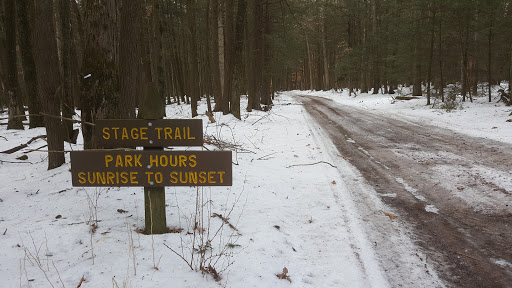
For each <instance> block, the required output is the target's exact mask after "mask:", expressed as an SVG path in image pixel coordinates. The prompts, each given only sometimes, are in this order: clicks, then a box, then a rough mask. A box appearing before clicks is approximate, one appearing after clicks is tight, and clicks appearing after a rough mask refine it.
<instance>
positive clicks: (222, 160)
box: [71, 150, 233, 187]
mask: <svg viewBox="0 0 512 288" xmlns="http://www.w3.org/2000/svg"><path fill="white" fill-rule="evenodd" d="M231 159H232V155H231V151H147V150H146V151H142V150H133V151H101V150H96V151H73V152H71V174H72V183H73V186H82V187H87V186H89V187H112V186H114V187H121V186H122V187H125V186H145V187H164V186H231V185H232V182H233V179H232V165H231V164H232V162H231Z"/></svg>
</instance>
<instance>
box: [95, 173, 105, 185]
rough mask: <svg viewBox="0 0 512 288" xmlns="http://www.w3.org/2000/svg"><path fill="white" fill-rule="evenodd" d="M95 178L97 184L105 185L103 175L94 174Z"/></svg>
mask: <svg viewBox="0 0 512 288" xmlns="http://www.w3.org/2000/svg"><path fill="white" fill-rule="evenodd" d="M96 178H97V179H98V184H99V183H101V184H106V182H105V174H103V173H102V172H96Z"/></svg>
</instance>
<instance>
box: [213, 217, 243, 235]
mask: <svg viewBox="0 0 512 288" xmlns="http://www.w3.org/2000/svg"><path fill="white" fill-rule="evenodd" d="M212 217H219V218H220V219H221V220H222V221H224V223H226V224H228V226H229V227H231V229H233V230H235V231H237V232H238V229H236V227H235V226H233V224H231V223H229V221H228V219H226V218H224V216H222V215H221V214H217V213H213V215H212Z"/></svg>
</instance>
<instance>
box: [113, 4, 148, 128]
mask: <svg viewBox="0 0 512 288" xmlns="http://www.w3.org/2000/svg"><path fill="white" fill-rule="evenodd" d="M142 13H143V10H142V2H141V1H133V0H124V1H123V3H122V6H121V35H120V42H119V72H120V73H119V77H120V91H119V117H120V118H124V119H133V118H135V116H136V115H135V108H136V105H137V101H136V99H137V92H139V90H138V89H137V87H138V86H139V85H142V83H140V79H141V77H140V75H139V74H141V73H142V71H143V67H142V65H141V58H142V41H143V39H140V33H139V30H140V29H142V16H143V14H142Z"/></svg>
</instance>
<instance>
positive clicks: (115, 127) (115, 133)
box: [112, 127, 119, 139]
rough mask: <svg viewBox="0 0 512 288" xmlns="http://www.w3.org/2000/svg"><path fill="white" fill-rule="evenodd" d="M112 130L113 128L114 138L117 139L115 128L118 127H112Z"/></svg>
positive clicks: (117, 128)
mask: <svg viewBox="0 0 512 288" xmlns="http://www.w3.org/2000/svg"><path fill="white" fill-rule="evenodd" d="M112 130H114V139H117V130H119V127H112Z"/></svg>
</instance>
